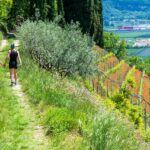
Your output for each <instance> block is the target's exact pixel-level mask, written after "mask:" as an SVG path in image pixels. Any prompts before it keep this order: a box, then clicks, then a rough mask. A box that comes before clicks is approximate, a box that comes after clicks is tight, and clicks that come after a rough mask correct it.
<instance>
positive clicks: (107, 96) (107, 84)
mask: <svg viewBox="0 0 150 150" xmlns="http://www.w3.org/2000/svg"><path fill="white" fill-rule="evenodd" d="M108 90H109V89H108V80H107V93H106V95H107V97H109V94H108V93H109V91H108Z"/></svg>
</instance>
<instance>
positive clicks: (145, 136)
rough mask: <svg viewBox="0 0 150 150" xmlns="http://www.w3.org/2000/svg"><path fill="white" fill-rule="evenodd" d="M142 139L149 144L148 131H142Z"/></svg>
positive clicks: (149, 133) (149, 132) (149, 134)
mask: <svg viewBox="0 0 150 150" xmlns="http://www.w3.org/2000/svg"><path fill="white" fill-rule="evenodd" d="M143 137H144V140H145V141H146V142H150V129H148V130H146V131H144V133H143Z"/></svg>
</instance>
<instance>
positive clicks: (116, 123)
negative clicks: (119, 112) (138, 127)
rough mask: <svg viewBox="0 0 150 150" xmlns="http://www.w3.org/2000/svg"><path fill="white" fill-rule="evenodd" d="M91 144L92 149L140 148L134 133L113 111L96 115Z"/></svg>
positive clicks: (130, 149) (133, 149)
mask: <svg viewBox="0 0 150 150" xmlns="http://www.w3.org/2000/svg"><path fill="white" fill-rule="evenodd" d="M112 139H113V140H112ZM90 144H91V149H92V150H104V149H105V150H120V149H124V150H137V149H138V144H137V142H136V141H135V140H134V136H133V133H132V132H131V131H130V129H128V127H127V126H126V125H125V123H123V122H122V121H121V119H116V117H115V114H113V113H103V115H101V114H100V115H98V116H97V117H96V119H95V121H94V126H93V133H92V137H91V143H90Z"/></svg>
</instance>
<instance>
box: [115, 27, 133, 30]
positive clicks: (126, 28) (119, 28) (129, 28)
mask: <svg viewBox="0 0 150 150" xmlns="http://www.w3.org/2000/svg"><path fill="white" fill-rule="evenodd" d="M118 30H126V31H132V30H134V27H132V26H119V27H118Z"/></svg>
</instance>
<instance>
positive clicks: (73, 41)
mask: <svg viewBox="0 0 150 150" xmlns="http://www.w3.org/2000/svg"><path fill="white" fill-rule="evenodd" d="M78 26H79V25H78V24H73V23H72V24H71V25H68V26H66V27H65V28H64V29H62V28H61V27H60V26H58V25H57V24H56V23H55V22H42V21H39V22H30V21H26V22H25V23H24V24H23V25H22V26H21V27H20V28H18V31H19V34H18V37H19V39H20V41H21V42H22V44H23V46H24V47H25V48H26V49H27V50H28V51H29V52H30V54H31V55H32V57H33V58H34V59H35V60H36V61H38V62H39V64H40V65H41V66H42V67H44V68H46V69H47V70H50V71H57V72H58V73H59V74H60V75H61V76H67V75H68V76H69V75H77V74H79V75H81V76H86V75H89V74H92V73H93V72H94V71H95V70H96V69H97V67H96V66H97V65H96V57H95V55H94V52H93V51H92V50H91V46H90V44H91V43H90V41H91V40H90V39H89V38H88V36H86V35H83V34H82V32H81V30H80V29H79V27H78Z"/></svg>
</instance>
